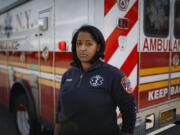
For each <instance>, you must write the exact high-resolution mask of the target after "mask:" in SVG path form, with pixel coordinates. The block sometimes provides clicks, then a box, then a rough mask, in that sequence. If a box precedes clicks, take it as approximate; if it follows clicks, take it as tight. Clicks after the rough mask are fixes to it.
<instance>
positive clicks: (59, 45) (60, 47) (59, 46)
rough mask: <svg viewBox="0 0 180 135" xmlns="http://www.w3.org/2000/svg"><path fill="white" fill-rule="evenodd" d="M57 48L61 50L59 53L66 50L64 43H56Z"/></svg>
mask: <svg viewBox="0 0 180 135" xmlns="http://www.w3.org/2000/svg"><path fill="white" fill-rule="evenodd" d="M58 48H59V50H61V51H65V50H66V49H67V44H66V42H65V41H60V42H59V43H58Z"/></svg>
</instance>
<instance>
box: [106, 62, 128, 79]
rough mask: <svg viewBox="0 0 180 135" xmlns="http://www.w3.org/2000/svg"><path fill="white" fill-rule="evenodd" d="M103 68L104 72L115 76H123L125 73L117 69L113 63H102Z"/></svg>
mask: <svg viewBox="0 0 180 135" xmlns="http://www.w3.org/2000/svg"><path fill="white" fill-rule="evenodd" d="M103 68H104V70H105V71H106V72H108V73H109V75H112V76H114V77H115V76H117V77H124V76H125V74H124V73H123V72H122V71H121V70H120V69H118V68H117V67H115V66H113V65H110V64H106V63H105V64H104V65H103Z"/></svg>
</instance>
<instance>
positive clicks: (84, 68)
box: [81, 62, 92, 71]
mask: <svg viewBox="0 0 180 135" xmlns="http://www.w3.org/2000/svg"><path fill="white" fill-rule="evenodd" d="M81 65H82V68H83V70H84V71H88V70H89V69H90V68H91V67H92V64H91V63H85V62H82V63H81Z"/></svg>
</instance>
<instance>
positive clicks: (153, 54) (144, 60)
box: [138, 0, 171, 109]
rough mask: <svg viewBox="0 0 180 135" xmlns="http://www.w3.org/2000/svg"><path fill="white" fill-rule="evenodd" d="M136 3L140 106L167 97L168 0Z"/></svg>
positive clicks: (156, 102)
mask: <svg viewBox="0 0 180 135" xmlns="http://www.w3.org/2000/svg"><path fill="white" fill-rule="evenodd" d="M141 2H142V3H141V5H140V6H141V7H140V46H139V104H138V107H139V108H140V109H142V108H145V107H149V106H152V105H157V104H160V103H163V102H165V101H167V100H169V89H170V79H171V78H170V77H171V75H170V65H171V52H170V43H171V42H170V38H171V36H170V26H171V20H170V19H171V17H170V9H171V8H170V3H171V2H170V0H142V1H141Z"/></svg>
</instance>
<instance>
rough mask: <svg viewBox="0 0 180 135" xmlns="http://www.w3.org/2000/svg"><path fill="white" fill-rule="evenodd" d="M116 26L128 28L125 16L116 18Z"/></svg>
mask: <svg viewBox="0 0 180 135" xmlns="http://www.w3.org/2000/svg"><path fill="white" fill-rule="evenodd" d="M117 27H118V28H120V29H128V28H129V20H128V19H127V18H118V21H117Z"/></svg>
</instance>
